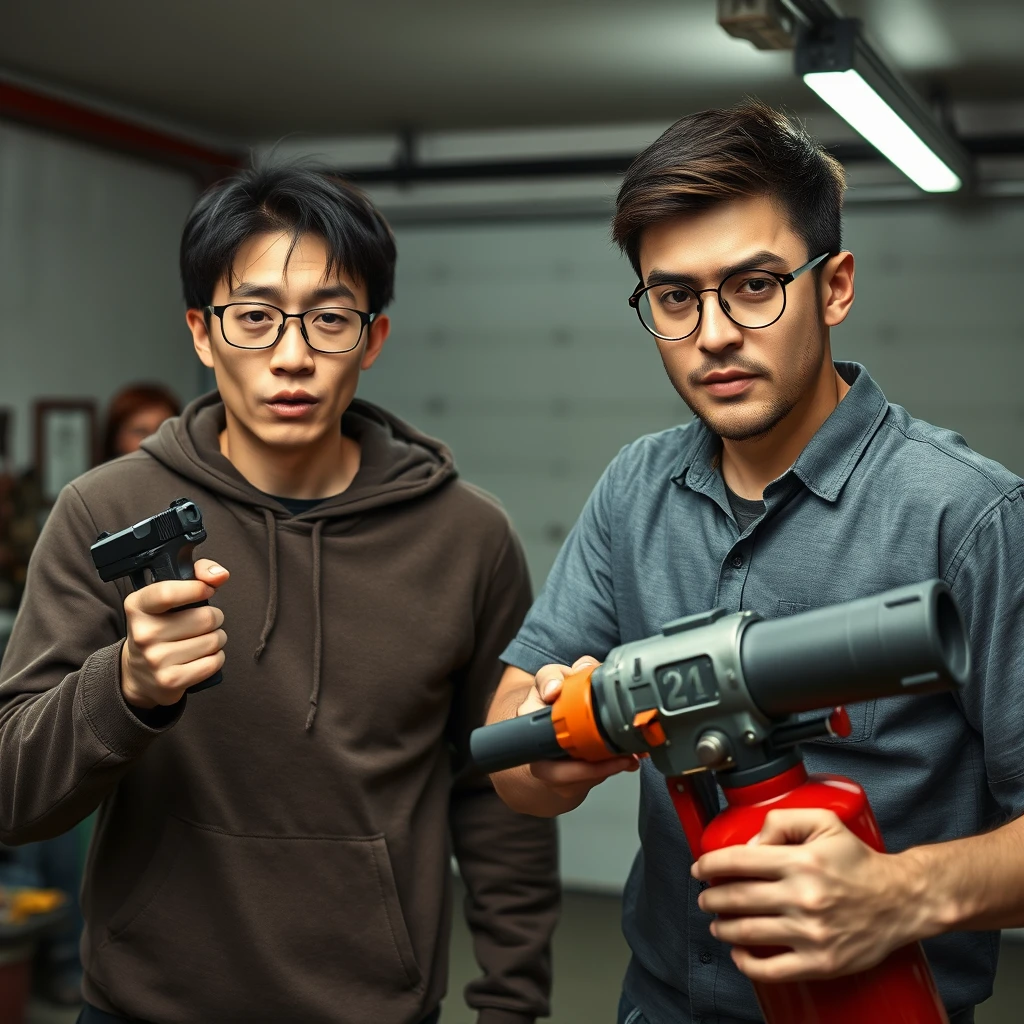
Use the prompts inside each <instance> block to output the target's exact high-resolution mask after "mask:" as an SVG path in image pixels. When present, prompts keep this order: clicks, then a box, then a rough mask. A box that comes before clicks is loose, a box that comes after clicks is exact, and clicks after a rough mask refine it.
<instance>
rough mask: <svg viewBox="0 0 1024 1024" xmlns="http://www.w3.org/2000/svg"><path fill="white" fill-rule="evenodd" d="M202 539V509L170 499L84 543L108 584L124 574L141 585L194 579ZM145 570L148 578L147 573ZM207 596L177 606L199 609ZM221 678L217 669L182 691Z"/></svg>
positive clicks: (184, 500)
mask: <svg viewBox="0 0 1024 1024" xmlns="http://www.w3.org/2000/svg"><path fill="white" fill-rule="evenodd" d="M204 540H206V530H205V529H204V528H203V513H202V512H200V511H199V506H198V505H196V503H195V502H193V501H190V500H189V499H188V498H176V499H175V500H174V501H172V502H171V504H170V507H169V508H167V509H165V510H164V511H163V512H158V513H157V514H156V515H155V516H150V517H149V518H148V519H143V520H142V522H141V523H136V524H135V525H134V526H129V527H128V529H126V530H121V531H120V532H119V533H113V534H111V533H101V534H100V535H99V536H98V537H97V538H96V543H95V544H93V545H92V547H90V548H89V551H90V553H91V554H92V561H93V564H94V565H95V566H96V570H97V572H99V574H100V579H101V580H103V582H104V583H111V582H112V581H113V580H119V579H122V578H124V577H125V576H128V577H129V578H130V579H131V581H132V586H133V587H134V588H135V589H136V590H141V589H142V588H143V587H145V586H147V585H148V584H150V583H158V582H159V581H161V580H194V579H195V578H196V574H195V572H194V571H193V569H192V552H193V551H194V550H195V548H196V545H197V544H202V542H203V541H204ZM147 573H148V574H149V575H148V578H147ZM209 603H210V602H209V601H196V602H194V603H193V604H186V605H182V606H181V608H180V609H178V610H179V611H183V610H184V609H186V608H201V607H202V606H203V605H206V604H209ZM223 678H224V676H223V673H222V672H221V671H220V670H219V669H218V670H217V671H216V672H215V673H214V674H213V675H212V676H210V678H209V679H204V680H203V682H201V683H196V685H195V686H190V687H189V688H188V690H186V691H185V692H186V693H197V692H198V691H199V690H206V689H208V688H209V687H211V686H216V685H217V683H219V682H220V681H221V680H222V679H223Z"/></svg>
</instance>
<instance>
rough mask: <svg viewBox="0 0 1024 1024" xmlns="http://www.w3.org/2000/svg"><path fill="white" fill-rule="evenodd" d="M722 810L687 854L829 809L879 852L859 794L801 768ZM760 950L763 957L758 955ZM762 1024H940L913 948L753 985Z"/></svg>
mask: <svg viewBox="0 0 1024 1024" xmlns="http://www.w3.org/2000/svg"><path fill="white" fill-rule="evenodd" d="M724 792H725V794H726V799H727V801H728V805H729V806H728V807H727V808H726V809H725V810H723V811H722V812H721V813H720V814H717V815H716V816H715V817H714V818H712V819H711V820H710V821H709V822H708V823H707V825H706V826H705V828H704V830H703V834H702V835H701V837H700V850H699V851H697V850H695V851H694V854H695V855H699V854H700V853H707V852H709V851H711V850H718V849H722V848H723V847H727V846H735V845H738V844H741V843H746V842H748V841H749V840H750V839H752V838H753V837H754V836H755V835H757V833H758V832H760V831H761V826H762V825H763V824H764V819H765V816H766V815H767V814H768V812H769V811H773V810H777V809H782V808H804V809H806V808H817V809H824V810H829V811H833V812H834V813H835V814H836V816H837V817H838V818H839V819H840V821H842V822H843V824H844V825H846V827H847V828H848V829H850V831H851V832H853V833H854V835H856V836H858V837H859V838H860V839H862V840H863V841H864V842H865V843H867V844H868V845H869V846H871V847H873V848H874V849H876V850H878V851H879V852H884V851H885V845H884V843H883V840H882V834H881V832H880V830H879V828H878V823H877V821H876V820H875V816H874V814H873V813H872V810H871V805H870V804H869V803H868V799H867V795H866V794H865V792H864V790H863V789H862V788H861V787H860V786H858V785H857V783H856V782H854V781H853V780H852V779H847V778H844V777H843V776H840V775H812V776H808V775H807V772H806V771H805V769H804V766H803V764H800V763H798V764H796V765H794V766H793V767H791V768H789V769H787V770H786V771H784V772H782V773H781V774H779V775H776V776H774V777H772V778H769V779H766V780H764V781H762V782H756V783H754V784H752V785H747V786H740V787H736V788H732V789H725V790H724ZM766 952H767V951H766ZM754 990H755V992H756V994H757V1000H758V1003H759V1004H760V1006H761V1012H762V1013H763V1014H764V1018H765V1021H766V1024H864V1022H866V1021H885V1022H886V1024H948V1021H949V1018H948V1017H947V1016H946V1011H945V1009H944V1007H943V1005H942V1001H941V999H940V998H939V993H938V990H937V989H936V987H935V981H934V979H933V977H932V973H931V970H930V969H929V967H928V963H927V961H926V959H925V956H924V951H923V950H922V949H921V945H920V943H917V942H914V943H911V944H910V945H907V946H903V947H902V948H900V949H897V950H895V951H894V952H893V953H891V954H890V955H889V956H888V957H887V958H886V959H885V960H883V961H882V962H881V963H879V964H877V965H876V966H874V967H872V968H871V969H870V970H867V971H862V972H860V973H858V974H851V975H847V976H845V977H839V978H831V979H828V980H824V981H796V982H783V983H779V984H764V983H755V984H754Z"/></svg>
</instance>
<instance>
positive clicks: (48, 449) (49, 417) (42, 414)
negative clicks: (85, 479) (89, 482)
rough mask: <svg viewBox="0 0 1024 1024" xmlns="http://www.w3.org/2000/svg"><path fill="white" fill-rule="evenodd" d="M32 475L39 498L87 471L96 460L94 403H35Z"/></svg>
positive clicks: (52, 400)
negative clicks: (34, 463)
mask: <svg viewBox="0 0 1024 1024" xmlns="http://www.w3.org/2000/svg"><path fill="white" fill-rule="evenodd" d="M35 420H36V474H37V476H38V479H39V485H40V487H41V488H42V492H43V497H44V498H45V499H46V500H47V501H53V500H54V499H55V498H56V497H57V495H58V494H59V493H60V490H61V488H62V487H63V486H64V485H65V484H68V483H70V482H71V481H72V480H74V479H75V477H76V476H81V474H82V473H84V472H85V471H86V470H87V469H91V468H92V466H93V464H94V462H95V456H96V403H95V402H94V401H93V400H92V399H91V398H41V399H39V400H38V401H37V402H36V403H35Z"/></svg>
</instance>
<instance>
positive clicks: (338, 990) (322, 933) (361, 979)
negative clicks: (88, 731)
mask: <svg viewBox="0 0 1024 1024" xmlns="http://www.w3.org/2000/svg"><path fill="white" fill-rule="evenodd" d="M90 972H91V973H94V974H95V975H96V976H97V981H99V983H100V984H101V985H102V986H103V988H104V989H106V990H107V991H108V992H109V994H110V996H111V998H112V999H114V1000H115V1001H116V1002H117V1005H118V1006H120V1007H121V1008H122V1009H123V1010H124V1011H126V1012H128V1013H130V1014H131V1015H132V1016H136V1015H137V1016H140V1017H143V1018H145V1019H150V1020H164V1019H167V1020H178V1019H180V1018H181V1015H182V1011H183V1010H186V1009H187V1019H190V1020H191V1019H196V1020H204V1021H205V1020H223V1021H228V1020H246V1021H280V1020H299V1019H301V1020H304V1021H305V1020H308V1021H318V1020H339V1019H344V1020H346V1021H347V1020H348V1019H349V1016H343V1017H342V1018H339V1017H338V1012H339V1007H345V1008H346V1011H345V1012H346V1013H347V1014H350V1015H351V1019H352V1020H363V1019H365V1020H370V1019H374V1018H377V1017H380V1019H390V1018H392V1016H394V1019H398V1018H399V1017H401V1016H404V1015H405V1014H406V1013H408V1012H409V1011H410V1010H411V1009H414V1008H415V1006H416V1005H417V1002H418V1000H417V997H416V993H417V992H420V991H421V990H422V987H423V976H422V972H421V971H420V968H419V965H418V964H417V962H416V957H415V955H414V952H413V947H412V942H411V940H410V937H409V931H408V929H407V927H406V923H405V918H404V915H403V913H402V908H401V906H400V904H399V900H398V890H397V888H396V885H395V878H394V874H393V872H392V869H391V861H390V858H389V856H388V850H387V844H386V842H385V839H384V837H383V836H382V835H372V836H359V837H320V836H312V837H307V836H303V837H296V838H291V837H283V836H263V835H236V834H233V833H229V832H224V831H222V830H219V829H217V828H214V827H211V826H206V825H199V824H196V823H192V822H186V821H183V820H181V819H176V818H172V819H170V820H169V822H168V829H167V834H166V835H165V837H164V839H163V841H162V843H161V846H160V851H159V852H158V854H157V855H156V857H155V858H154V859H153V861H152V862H151V864H150V865H149V867H148V868H147V869H146V870H145V871H144V872H143V873H142V874H141V875H140V878H139V883H138V885H137V886H136V887H135V890H134V891H133V893H132V895H131V896H130V898H129V899H128V900H127V901H126V903H125V905H124V906H123V907H121V908H120V909H119V910H118V912H117V913H116V914H114V915H113V916H112V917H111V919H110V920H109V922H108V927H107V936H106V939H105V941H103V942H102V943H101V944H100V945H99V946H98V948H97V949H96V950H95V955H94V962H93V964H91V965H90ZM364 1014H365V1015H366V1016H363V1015H364ZM381 1014H383V1016H380V1015H381Z"/></svg>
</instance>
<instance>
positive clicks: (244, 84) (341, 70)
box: [0, 0, 1024, 142]
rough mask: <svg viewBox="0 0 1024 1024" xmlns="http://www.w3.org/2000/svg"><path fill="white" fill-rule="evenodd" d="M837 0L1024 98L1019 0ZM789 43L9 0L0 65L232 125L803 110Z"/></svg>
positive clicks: (155, 114)
mask: <svg viewBox="0 0 1024 1024" xmlns="http://www.w3.org/2000/svg"><path fill="white" fill-rule="evenodd" d="M839 3H840V4H841V6H842V9H843V13H845V14H850V15H856V16H860V17H862V18H864V20H865V23H866V24H867V26H868V28H869V30H870V31H871V32H872V34H873V35H874V37H875V38H876V39H877V40H878V42H879V43H880V44H881V46H882V47H883V49H884V50H885V51H886V52H888V53H889V54H890V55H891V57H892V58H893V60H894V62H895V63H896V64H897V65H898V66H899V67H900V68H901V69H902V70H904V71H905V72H906V73H907V75H908V76H909V77H910V78H911V79H912V80H913V81H915V82H916V83H917V84H918V85H919V86H920V87H921V88H922V90H923V91H925V92H926V93H931V92H932V91H933V90H934V89H935V88H936V87H938V88H940V89H941V90H942V91H944V92H945V93H946V94H947V95H948V96H949V97H950V99H951V100H975V101H982V102H983V103H992V102H994V101H1000V100H1002V101H1020V100H1024V60H1022V59H1021V53H1022V50H1024V0H975V2H972V3H966V2H964V0H839ZM791 62H792V55H791V54H790V53H787V52H782V53H765V52H760V51H757V50H755V49H754V48H753V47H752V46H750V45H749V44H748V43H745V42H743V41H740V40H735V39H732V38H730V37H729V36H727V35H726V34H725V32H724V31H723V30H722V29H720V28H719V27H718V25H717V24H716V21H715V2H714V0H517V2H514V3H511V2H509V0H363V2H359V3H353V2H351V0H291V2H290V3H288V4H282V3H281V2H280V0H247V2H246V3H244V4H242V3H240V2H228V0H175V2H173V3H162V4H148V3H139V0H95V2H91V3H82V2H81V0H31V2H30V0H8V2H7V3H6V4H5V9H4V12H3V32H2V34H0V71H4V70H6V71H7V72H11V73H14V74H15V75H21V76H28V77H29V78H30V79H31V80H34V81H36V82H39V83H46V84H49V85H53V86H57V87H60V88H62V89H64V90H69V91H71V92H72V93H73V94H75V95H78V96H81V97H82V98H85V99H87V98H92V99H94V100H98V101H101V102H104V103H107V104H111V105H114V106H115V107H116V108H119V109H121V110H124V111H128V112H137V113H139V114H142V115H145V116H147V117H150V118H154V119H159V120H161V121H162V122H163V123H167V124H171V125H176V126H178V127H180V128H182V129H186V130H189V131H192V132H195V133H198V134H201V135H204V136H205V137H207V138H215V139H218V140H222V141H225V142H226V141H238V142H255V141H259V140H268V139H276V138H281V137H283V136H286V135H288V134H290V133H308V134H311V135H317V136H335V135H350V134H358V133H367V132H388V131H393V130H396V129H401V128H410V129H413V130H419V131H423V130H440V129H473V128H485V127H486V128H496V127H526V126H539V125H585V124H613V123H624V122H646V123H651V122H664V121H670V120H674V119H675V118H677V117H679V116H681V115H682V114H684V113H686V112H687V111H689V110H694V109H700V108H702V107H705V106H710V105H717V104H730V103H733V102H736V101H737V100H738V99H740V98H741V97H742V96H743V95H745V94H755V95H758V96H760V97H761V98H763V99H765V100H767V101H768V102H771V103H783V104H786V105H787V106H789V107H790V108H791V109H794V110H797V111H800V112H807V113H810V114H813V113H814V112H815V105H816V104H817V101H816V100H814V99H813V97H811V96H810V95H809V93H808V91H807V90H806V89H805V88H804V87H803V86H802V85H801V84H800V83H799V82H798V81H797V80H796V79H795V78H794V76H793V74H792V70H791Z"/></svg>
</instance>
